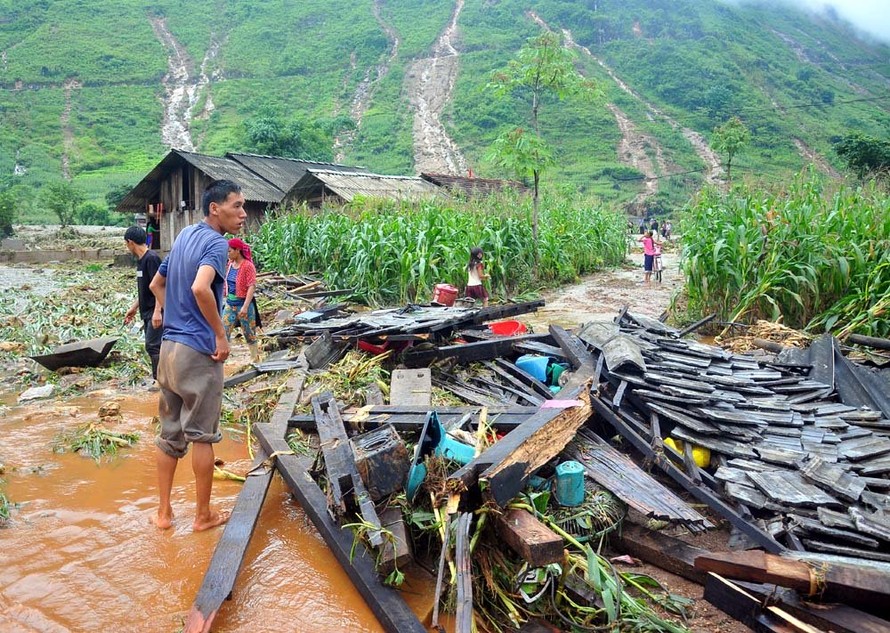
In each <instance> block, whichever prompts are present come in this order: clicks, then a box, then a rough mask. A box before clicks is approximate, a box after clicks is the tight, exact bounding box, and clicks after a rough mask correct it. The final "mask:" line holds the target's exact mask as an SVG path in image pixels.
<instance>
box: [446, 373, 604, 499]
mask: <svg viewBox="0 0 890 633" xmlns="http://www.w3.org/2000/svg"><path fill="white" fill-rule="evenodd" d="M578 391H580V393H571V394H569V396H570V397H577V398H578V400H548V401H547V403H546V408H544V407H542V408H541V410H540V411H539V412H538V413H537V414H536V415H534V416H532V417H531V418H529V419H528V420H526V421H525V422H523V423H522V424H521V425H520V426H518V427H516V428H515V429H513V430H512V431H511V432H510V433H508V434H507V435H506V436H505V437H504V438H503V439H501V440H500V441H498V442H496V443H495V444H493V445H492V446H490V447H489V448H488V449H487V450H486V451H485V452H483V453H482V454H481V455H479V456H478V457H476V458H475V459H474V460H473V461H471V462H470V463H469V464H466V465H465V466H463V467H462V468H461V469H460V470H458V471H457V472H455V473H454V474H453V475H451V477H449V481H450V482H452V485H454V486H456V487H457V488H458V489H460V488H462V489H468V488H470V487H473V486H475V485H476V484H477V483H482V484H484V486H483V487H484V489H485V495H486V497H487V498H488V499H490V500H491V501H493V502H494V503H496V504H497V505H498V506H499V507H504V506H505V505H506V504H507V503H508V502H509V501H510V500H511V499H512V498H513V497H515V496H516V495H517V494H518V493H519V491H520V490H522V488H523V487H524V486H525V484H526V482H527V481H528V478H529V476H530V475H531V474H532V473H533V472H534V471H535V470H537V469H538V468H540V467H541V466H543V465H544V464H546V463H547V462H548V461H550V460H551V459H552V458H553V457H555V456H556V455H558V454H559V453H560V451H562V449H563V448H565V446H566V444H568V443H569V441H571V439H572V438H573V437H574V436H575V433H576V432H577V431H578V429H579V428H580V427H581V425H582V424H584V423H585V422H586V421H587V419H588V418H589V417H590V413H591V409H590V381H589V380H588V381H587V382H586V383H584V384H583V385H582V386H581V387H580V388H579V389H578ZM559 406H566V408H562V409H560V408H556V407H559Z"/></svg>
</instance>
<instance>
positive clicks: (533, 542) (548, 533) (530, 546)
mask: <svg viewBox="0 0 890 633" xmlns="http://www.w3.org/2000/svg"><path fill="white" fill-rule="evenodd" d="M494 527H495V530H496V531H497V534H498V536H499V537H500V538H501V539H503V541H504V542H505V543H506V544H507V545H509V546H510V548H511V549H512V550H513V551H514V552H516V553H517V554H519V557H520V558H522V560H524V561H526V562H527V563H528V564H529V565H530V566H531V567H543V566H544V565H549V564H550V563H559V562H562V559H563V540H562V537H561V536H559V535H558V534H556V533H554V532H553V530H551V529H550V528H548V527H547V526H546V525H544V524H543V523H541V521H539V520H538V519H537V518H536V517H535V516H534V515H533V514H531V513H530V512H528V511H527V510H519V509H513V510H507V511H506V512H505V513H503V514H496V515H495V520H494Z"/></svg>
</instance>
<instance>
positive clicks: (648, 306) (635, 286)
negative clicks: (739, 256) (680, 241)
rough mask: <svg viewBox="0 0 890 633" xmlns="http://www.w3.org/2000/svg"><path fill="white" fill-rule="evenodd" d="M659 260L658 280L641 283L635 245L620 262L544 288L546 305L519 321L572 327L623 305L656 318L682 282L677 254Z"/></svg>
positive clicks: (536, 327) (539, 326)
mask: <svg viewBox="0 0 890 633" xmlns="http://www.w3.org/2000/svg"><path fill="white" fill-rule="evenodd" d="M662 261H663V263H664V271H662V281H661V283H659V282H657V281H655V280H654V279H653V281H652V282H650V283H649V284H645V283H643V252H642V250H640V249H639V248H638V247H636V246H635V247H634V249H633V251H632V252H631V253H630V254H629V255H628V256H627V260H626V261H625V264H624V265H623V266H621V267H619V268H614V269H611V270H603V271H600V272H597V273H594V274H593V275H589V276H587V277H584V278H582V279H581V280H580V281H579V282H578V283H576V284H572V285H569V286H562V287H561V288H556V289H554V290H549V291H547V292H545V293H544V294H543V297H544V301H545V302H546V305H545V306H544V307H543V308H539V309H538V311H537V312H535V313H534V314H531V315H528V316H523V317H521V318H522V321H523V322H524V323H526V324H527V325H531V326H532V327H533V328H534V330H535V331H536V332H539V331H540V332H546V331H547V327H548V326H549V325H550V324H554V325H561V326H562V327H565V328H573V327H576V326H578V325H581V324H583V323H587V322H589V321H611V320H612V319H613V318H614V317H615V315H617V314H618V312H619V310H621V308H623V307H624V306H626V305H627V306H630V311H631V312H634V313H637V314H642V315H645V316H649V317H653V318H656V319H657V318H658V317H659V316H660V315H661V314H662V313H663V312H664V311H665V310H667V309H668V306H670V303H671V298H672V297H673V296H674V294H675V293H676V292H678V291H679V290H680V288H682V286H683V275H682V273H681V272H680V266H679V261H680V258H679V255H678V254H677V253H665V254H664V255H662Z"/></svg>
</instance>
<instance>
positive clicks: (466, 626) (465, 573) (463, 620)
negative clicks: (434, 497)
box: [454, 512, 475, 633]
mask: <svg viewBox="0 0 890 633" xmlns="http://www.w3.org/2000/svg"><path fill="white" fill-rule="evenodd" d="M472 520H473V513H472V512H464V513H462V514H460V515H459V516H458V517H457V520H456V521H455V522H454V523H455V528H454V529H455V535H454V565H455V568H456V571H457V610H456V613H455V615H454V631H455V633H472V631H473V629H474V628H475V627H474V626H473V560H472V558H471V556H470V525H471V523H472Z"/></svg>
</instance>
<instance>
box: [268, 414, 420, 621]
mask: <svg viewBox="0 0 890 633" xmlns="http://www.w3.org/2000/svg"><path fill="white" fill-rule="evenodd" d="M254 432H255V433H256V436H257V439H258V440H259V442H260V444H261V445H262V447H263V450H264V451H266V453H267V454H272V453H276V452H278V453H279V456H278V459H277V461H276V468H277V469H278V472H280V473H281V476H282V478H283V479H284V481H285V482H286V483H287V484H288V486H289V487H290V489H291V492H293V493H294V496H295V497H296V498H297V500H298V501H299V503H300V505H301V506H302V508H303V510H304V511H305V512H306V515H307V516H308V517H309V520H311V521H312V523H313V525H315V528H316V529H317V530H318V532H319V534H321V537H322V538H323V539H324V541H325V543H327V545H328V547H330V548H331V551H332V552H333V554H334V556H335V557H336V558H337V560H338V561H339V563H340V565H341V566H342V567H343V569H344V570H345V571H346V574H347V575H348V576H349V578H350V580H351V581H352V583H353V584H354V585H355V587H356V589H357V590H358V591H359V593H360V594H361V595H362V597H363V598H364V599H365V602H367V604H368V606H369V607H370V609H371V611H372V612H373V613H374V615H375V616H377V620H378V621H379V622H380V624H381V625H382V626H383V628H384V629H385V630H386V631H387V633H408V632H410V633H425V632H426V627H424V626H423V624H421V623H420V620H418V619H417V616H416V615H415V614H414V613H413V612H412V611H411V609H410V608H409V607H408V605H407V604H405V601H404V600H403V599H402V596H401V594H400V593H399V592H398V590H396V589H393V588H392V587H387V586H386V585H384V584H383V583H381V582H380V578H379V576H378V574H377V570H376V569H375V567H374V560H375V556H374V555H373V554H371V553H370V552H368V551H367V549H366V548H365V547H364V545H363V544H359V545H357V546H356V548H355V552H354V554H353V539H354V535H353V533H352V531H351V530H349V529H348V528H341V527H340V526H339V525H337V524H336V523H335V522H334V520H333V518H332V517H331V516H330V514H329V513H328V509H327V507H328V504H327V499H326V497H325V494H324V492H322V490H321V489H320V488H319V487H318V485H317V484H316V483H315V481H313V479H312V477H311V475H310V474H309V473H310V472H311V469H312V462H313V460H312V459H310V458H306V457H300V456H297V455H293V454H286V453H290V452H291V450H290V447H289V446H288V444H287V442H286V441H285V439H284V433H281V434H280V435H279V434H278V433H277V432H275V431H274V430H273V429H272V428H270V427H269V425H263V424H257V425H255V426H254Z"/></svg>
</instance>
